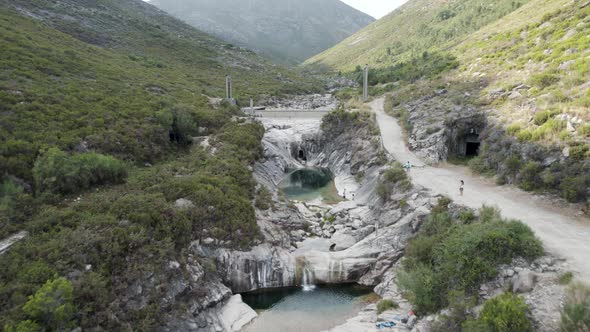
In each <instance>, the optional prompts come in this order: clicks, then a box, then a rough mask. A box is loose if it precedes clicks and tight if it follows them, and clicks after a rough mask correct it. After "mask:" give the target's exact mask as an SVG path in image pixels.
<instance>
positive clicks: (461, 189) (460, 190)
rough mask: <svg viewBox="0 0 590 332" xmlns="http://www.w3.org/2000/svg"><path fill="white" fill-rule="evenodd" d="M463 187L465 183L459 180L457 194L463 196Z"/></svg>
mask: <svg viewBox="0 0 590 332" xmlns="http://www.w3.org/2000/svg"><path fill="white" fill-rule="evenodd" d="M463 187H465V181H463V180H461V185H460V186H459V194H460V195H461V196H463Z"/></svg>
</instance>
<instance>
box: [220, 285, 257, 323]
mask: <svg viewBox="0 0 590 332" xmlns="http://www.w3.org/2000/svg"><path fill="white" fill-rule="evenodd" d="M257 316H258V314H256V312H255V311H254V310H252V308H250V307H249V306H248V305H247V304H245V303H244V302H242V296H241V295H240V294H236V295H234V296H232V297H231V298H230V299H229V300H228V301H227V303H225V305H224V306H223V308H222V309H221V311H220V313H219V320H220V322H221V325H223V328H224V331H228V332H230V331H231V332H237V331H241V329H242V327H244V326H245V325H246V324H248V323H250V322H251V321H252V320H253V319H254V318H256V317H257Z"/></svg>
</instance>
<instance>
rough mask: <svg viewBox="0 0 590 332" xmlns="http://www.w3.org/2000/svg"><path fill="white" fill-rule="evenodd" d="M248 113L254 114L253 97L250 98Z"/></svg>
mask: <svg viewBox="0 0 590 332" xmlns="http://www.w3.org/2000/svg"><path fill="white" fill-rule="evenodd" d="M250 114H252V115H254V99H252V98H250Z"/></svg>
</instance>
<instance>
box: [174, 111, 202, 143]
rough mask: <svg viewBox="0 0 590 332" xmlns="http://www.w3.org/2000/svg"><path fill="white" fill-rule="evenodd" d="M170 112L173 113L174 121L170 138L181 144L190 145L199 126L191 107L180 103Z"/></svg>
mask: <svg viewBox="0 0 590 332" xmlns="http://www.w3.org/2000/svg"><path fill="white" fill-rule="evenodd" d="M170 112H171V113H172V116H171V118H172V121H171V122H172V123H171V124H170V129H169V132H170V140H171V141H172V142H176V143H178V144H180V145H189V144H190V143H191V142H192V137H193V136H195V135H196V134H197V132H198V128H199V126H198V125H197V122H196V121H195V119H194V117H193V115H192V110H191V108H190V107H188V106H182V105H179V106H175V107H173V108H172V109H171V110H170Z"/></svg>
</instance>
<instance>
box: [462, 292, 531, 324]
mask: <svg viewBox="0 0 590 332" xmlns="http://www.w3.org/2000/svg"><path fill="white" fill-rule="evenodd" d="M529 312H530V308H529V306H528V305H527V304H526V303H524V300H523V299H522V298H521V297H520V296H518V295H515V294H512V293H504V294H502V295H499V296H497V297H495V298H492V299H489V300H487V301H486V302H485V303H484V306H483V310H482V311H481V313H480V315H479V318H478V319H477V320H468V321H467V322H466V323H465V324H464V326H463V328H464V330H465V331H495V332H511V331H519V332H527V331H533V323H532V322H531V321H530V320H529V319H528V317H527V315H528V314H529Z"/></svg>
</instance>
